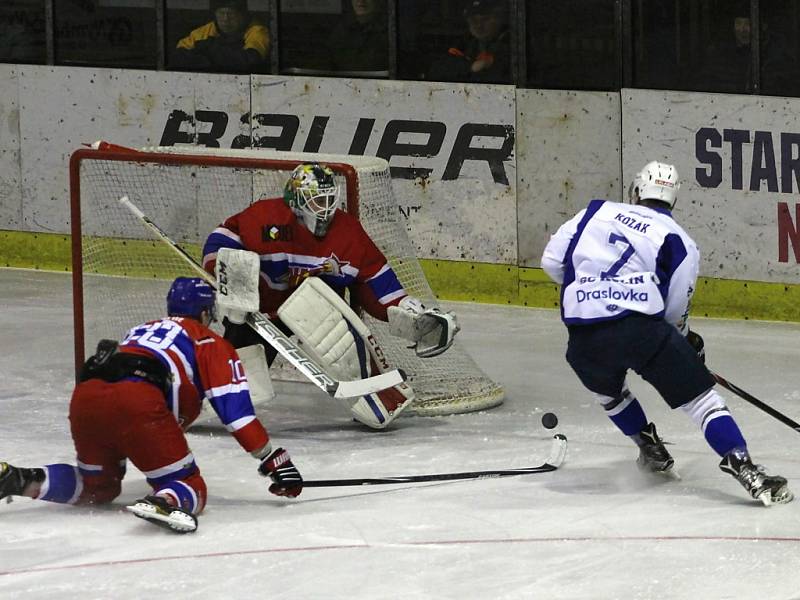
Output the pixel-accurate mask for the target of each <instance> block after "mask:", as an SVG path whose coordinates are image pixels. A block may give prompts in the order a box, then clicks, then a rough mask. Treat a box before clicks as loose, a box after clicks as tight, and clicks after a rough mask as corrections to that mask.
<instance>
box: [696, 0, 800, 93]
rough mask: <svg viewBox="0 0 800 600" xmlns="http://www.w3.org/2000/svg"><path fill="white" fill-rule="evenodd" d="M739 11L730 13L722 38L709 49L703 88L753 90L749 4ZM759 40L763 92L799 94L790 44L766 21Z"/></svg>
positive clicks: (702, 73) (700, 76) (701, 73)
mask: <svg viewBox="0 0 800 600" xmlns="http://www.w3.org/2000/svg"><path fill="white" fill-rule="evenodd" d="M737 9H738V10H734V11H732V14H731V13H729V14H731V16H729V19H728V21H727V25H726V26H725V30H724V31H723V32H722V36H721V38H720V39H719V40H718V41H717V42H715V43H714V44H712V45H710V46H709V48H708V52H707V54H706V60H705V62H704V64H703V66H702V68H701V69H699V70H698V71H697V77H698V81H699V83H700V85H703V84H706V85H707V84H708V83H710V84H711V87H710V89H711V90H712V91H719V92H729V93H739V94H745V93H748V94H749V93H753V91H754V88H753V83H754V78H753V76H752V52H751V46H750V39H751V31H750V30H751V24H750V4H749V2H741V3H740V4H739V5H738V6H737ZM759 37H760V46H761V48H760V67H761V89H762V90H763V91H765V92H767V93H770V94H782V95H794V94H796V93H797V91H798V75H800V72H798V68H797V63H796V61H795V60H794V58H793V57H792V56H791V55H790V54H789V53H788V51H787V48H788V47H789V44H788V43H787V41H786V40H783V39H780V37H779V36H778V35H777V34H776V33H774V32H773V31H771V30H770V29H769V28H768V27H767V26H766V24H765V23H764V22H763V21H762V24H761V28H760V31H759Z"/></svg>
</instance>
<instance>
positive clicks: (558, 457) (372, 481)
mask: <svg viewBox="0 0 800 600" xmlns="http://www.w3.org/2000/svg"><path fill="white" fill-rule="evenodd" d="M566 455H567V438H566V436H565V435H563V434H561V433H557V434H555V435H554V436H553V444H552V446H551V448H550V456H549V457H548V459H547V462H544V463H542V464H541V465H537V466H535V467H523V468H521V469H498V470H492V471H467V472H464V473H437V474H434V475H403V476H397V477H372V478H370V477H367V478H363V479H312V480H306V481H303V487H342V486H361V485H385V484H392V483H421V482H426V481H455V480H458V479H491V478H496V477H513V476H515V475H531V474H533V473H549V472H550V471H555V470H556V469H558V468H559V467H560V466H561V465H562V464H563V463H564V458H565V457H566Z"/></svg>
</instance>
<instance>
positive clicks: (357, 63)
mask: <svg viewBox="0 0 800 600" xmlns="http://www.w3.org/2000/svg"><path fill="white" fill-rule="evenodd" d="M348 4H349V5H350V10H346V11H345V14H344V16H343V18H342V20H341V21H340V23H339V24H338V25H337V26H336V27H335V28H334V30H333V31H332V32H331V35H330V36H329V37H328V45H327V49H326V50H327V60H328V64H327V65H326V68H327V69H329V70H331V71H349V72H354V71H355V72H363V73H364V74H373V75H375V76H388V75H389V29H388V25H387V23H388V21H387V18H386V0H350V2H348Z"/></svg>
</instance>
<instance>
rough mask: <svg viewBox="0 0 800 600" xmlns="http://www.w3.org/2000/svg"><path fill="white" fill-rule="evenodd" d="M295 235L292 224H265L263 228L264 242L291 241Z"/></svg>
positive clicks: (262, 238)
mask: <svg viewBox="0 0 800 600" xmlns="http://www.w3.org/2000/svg"><path fill="white" fill-rule="evenodd" d="M293 237H294V234H293V231H292V226H291V225H264V227H263V228H262V229H261V241H263V242H280V241H283V242H289V241H291V240H292V238H293Z"/></svg>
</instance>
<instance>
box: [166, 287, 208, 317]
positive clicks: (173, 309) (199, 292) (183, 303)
mask: <svg viewBox="0 0 800 600" xmlns="http://www.w3.org/2000/svg"><path fill="white" fill-rule="evenodd" d="M203 311H207V312H208V315H209V318H210V320H212V321H213V320H214V288H212V287H211V286H210V285H208V283H206V282H205V281H204V280H202V279H200V278H199V277H178V278H177V279H176V280H175V281H173V282H172V285H171V286H170V288H169V292H167V314H168V315H169V316H170V317H191V318H193V319H196V320H198V321H201V320H202V314H203Z"/></svg>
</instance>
